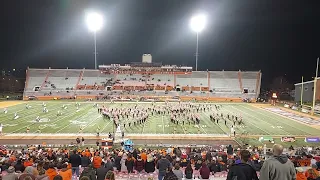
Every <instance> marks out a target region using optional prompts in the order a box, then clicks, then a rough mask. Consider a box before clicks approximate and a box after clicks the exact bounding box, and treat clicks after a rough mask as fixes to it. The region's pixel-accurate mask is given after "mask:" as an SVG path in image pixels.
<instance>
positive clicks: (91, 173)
mask: <svg viewBox="0 0 320 180" xmlns="http://www.w3.org/2000/svg"><path fill="white" fill-rule="evenodd" d="M84 176H86V177H88V178H89V180H96V172H95V170H94V169H93V167H92V165H91V164H90V165H89V166H88V167H86V168H84V170H83V171H82V173H81V175H80V178H81V177H84Z"/></svg>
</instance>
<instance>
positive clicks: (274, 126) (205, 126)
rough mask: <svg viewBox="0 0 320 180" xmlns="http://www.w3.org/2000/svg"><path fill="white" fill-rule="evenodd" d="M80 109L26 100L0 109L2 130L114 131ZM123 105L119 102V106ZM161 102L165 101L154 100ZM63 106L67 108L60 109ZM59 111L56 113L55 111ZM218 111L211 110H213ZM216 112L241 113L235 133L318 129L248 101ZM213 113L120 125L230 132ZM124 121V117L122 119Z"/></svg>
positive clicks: (148, 130) (139, 129)
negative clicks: (194, 121)
mask: <svg viewBox="0 0 320 180" xmlns="http://www.w3.org/2000/svg"><path fill="white" fill-rule="evenodd" d="M80 103H81V105H80V108H79V111H78V112H77V110H76V103H75V102H68V101H48V102H45V104H46V107H47V109H48V112H47V113H43V112H42V110H43V107H42V102H41V101H33V102H28V105H30V106H31V108H30V109H26V105H25V104H18V105H15V106H10V107H8V113H7V114H5V113H4V109H3V108H2V109H1V111H0V123H1V124H2V125H3V132H4V133H24V132H26V131H27V128H29V129H30V130H29V133H78V132H79V131H80V127H81V129H82V133H96V132H97V131H99V132H100V133H108V132H112V131H113V123H112V121H110V120H108V119H105V118H103V117H102V116H101V115H100V114H99V113H98V110H97V108H94V107H93V105H94V102H80ZM98 103H99V106H100V107H101V106H102V105H103V104H104V105H105V106H107V107H120V106H122V107H128V106H131V107H133V106H135V105H136V104H137V105H138V106H141V107H146V106H151V103H114V104H110V103H101V102H98ZM121 104H122V105H121ZM157 104H159V105H164V103H157ZM63 105H65V106H66V107H67V109H63V108H62V106H63ZM58 111H60V112H62V115H61V116H57V112H58ZM15 112H17V114H18V116H19V118H18V119H14V113H15ZM216 112H217V111H216V110H214V113H216ZM218 112H219V113H221V112H222V113H224V114H228V113H229V114H233V115H241V116H242V117H243V121H244V125H240V126H236V128H235V130H236V133H237V134H241V135H283V136H299V135H300V136H317V135H319V130H318V129H315V128H312V127H310V126H308V125H305V124H302V123H300V122H297V121H295V120H292V119H289V118H286V117H283V116H279V115H277V114H274V113H271V112H269V111H266V110H264V109H262V108H257V107H254V106H252V105H250V104H242V103H222V108H221V110H220V111H218ZM211 113H212V112H208V111H206V112H201V113H199V116H200V125H199V126H197V125H185V126H182V124H179V125H175V124H172V123H171V122H170V117H169V116H168V115H164V116H162V115H155V116H151V115H150V116H149V118H148V120H147V122H146V123H145V124H141V125H136V126H131V127H130V128H129V127H128V126H126V128H124V127H121V129H122V130H123V131H124V132H125V133H136V134H170V133H173V131H174V128H175V129H176V133H177V134H229V133H230V127H231V125H232V124H233V123H232V122H231V121H229V120H228V121H227V126H226V125H225V124H224V121H222V120H220V121H219V125H217V124H215V123H213V122H211V121H210V118H209V115H210V114H211ZM37 116H39V117H40V122H36V120H35V119H36V117H37ZM123 121H125V119H124V120H123Z"/></svg>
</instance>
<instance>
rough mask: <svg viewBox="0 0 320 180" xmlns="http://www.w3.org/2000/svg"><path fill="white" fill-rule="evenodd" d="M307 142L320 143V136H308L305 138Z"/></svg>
mask: <svg viewBox="0 0 320 180" xmlns="http://www.w3.org/2000/svg"><path fill="white" fill-rule="evenodd" d="M304 141H305V142H309V143H319V142H320V138H319V137H306V138H305V139H304Z"/></svg>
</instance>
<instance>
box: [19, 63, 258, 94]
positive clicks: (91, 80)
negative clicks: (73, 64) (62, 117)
mask: <svg viewBox="0 0 320 180" xmlns="http://www.w3.org/2000/svg"><path fill="white" fill-rule="evenodd" d="M260 82H261V73H260V72H258V71H254V72H245V71H193V72H188V73H177V74H175V73H168V72H159V73H137V72H133V71H132V72H131V71H127V72H122V73H105V72H102V71H101V70H87V69H28V70H27V80H26V87H25V92H24V97H28V96H58V97H59V96H61V97H66V96H70V97H71V96H84V95H85V96H89V95H91V96H97V95H109V94H112V93H107V91H113V92H115V91H118V92H120V93H119V94H121V92H125V91H130V95H133V94H134V95H140V94H142V95H154V96H157V95H159V96H199V97H218V98H252V99H254V98H256V97H257V96H258V95H259V93H260ZM146 90H148V92H146ZM139 91H144V93H139ZM114 95H116V94H114Z"/></svg>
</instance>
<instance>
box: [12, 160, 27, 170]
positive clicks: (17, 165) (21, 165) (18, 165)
mask: <svg viewBox="0 0 320 180" xmlns="http://www.w3.org/2000/svg"><path fill="white" fill-rule="evenodd" d="M14 169H15V171H16V172H23V171H24V169H25V167H24V165H23V164H22V161H21V159H19V160H18V161H17V164H16V165H14Z"/></svg>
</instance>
